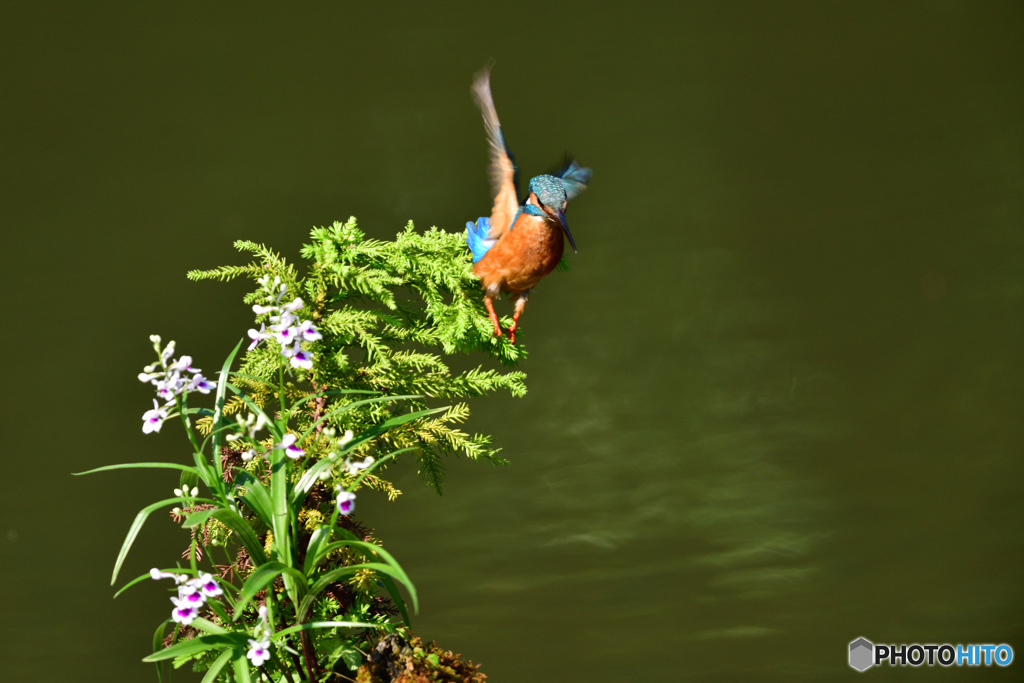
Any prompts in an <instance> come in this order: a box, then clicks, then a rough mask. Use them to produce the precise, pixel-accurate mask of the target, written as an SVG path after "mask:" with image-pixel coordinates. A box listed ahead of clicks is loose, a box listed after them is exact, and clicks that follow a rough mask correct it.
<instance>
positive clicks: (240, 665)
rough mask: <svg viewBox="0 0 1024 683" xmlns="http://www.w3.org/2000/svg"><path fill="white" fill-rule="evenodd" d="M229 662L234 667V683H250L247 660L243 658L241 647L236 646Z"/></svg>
mask: <svg viewBox="0 0 1024 683" xmlns="http://www.w3.org/2000/svg"><path fill="white" fill-rule="evenodd" d="M231 664H232V666H233V667H234V669H235V683H252V678H250V676H249V662H248V660H246V658H245V653H244V651H243V650H242V648H237V649H236V650H235V653H234V654H233V655H232V657H231Z"/></svg>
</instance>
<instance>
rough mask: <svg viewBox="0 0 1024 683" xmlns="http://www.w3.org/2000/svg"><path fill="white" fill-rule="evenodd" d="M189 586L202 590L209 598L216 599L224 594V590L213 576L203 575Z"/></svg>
mask: <svg viewBox="0 0 1024 683" xmlns="http://www.w3.org/2000/svg"><path fill="white" fill-rule="evenodd" d="M189 584H190V585H192V586H195V587H196V588H197V589H199V590H201V591H202V592H203V595H205V596H206V597H208V598H215V597H217V596H218V595H222V594H223V593H224V589H223V588H221V587H220V585H219V584H218V583H217V579H215V578H213V574H206V573H201V574H199V578H198V579H192V580H191V581H189Z"/></svg>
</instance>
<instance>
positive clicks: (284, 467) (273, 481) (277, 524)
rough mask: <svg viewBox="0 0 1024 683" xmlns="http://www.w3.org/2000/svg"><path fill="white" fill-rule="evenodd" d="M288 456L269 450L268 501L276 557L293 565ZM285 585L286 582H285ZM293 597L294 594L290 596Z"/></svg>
mask: <svg viewBox="0 0 1024 683" xmlns="http://www.w3.org/2000/svg"><path fill="white" fill-rule="evenodd" d="M288 464H289V460H288V457H287V456H286V455H285V453H284V451H283V450H273V451H270V503H271V506H272V507H271V509H272V510H273V517H272V520H271V521H273V524H272V525H271V528H272V529H273V530H274V545H275V546H277V552H278V559H279V560H281V562H284V563H285V564H286V565H288V566H289V567H292V566H294V565H295V558H294V557H293V553H292V547H291V540H292V535H291V533H290V531H291V510H290V508H289V506H288V502H289V501H288ZM286 585H287V582H286ZM292 597H293V598H295V597H296V596H292Z"/></svg>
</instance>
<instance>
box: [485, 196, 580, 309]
mask: <svg viewBox="0 0 1024 683" xmlns="http://www.w3.org/2000/svg"><path fill="white" fill-rule="evenodd" d="M564 249H565V241H564V238H563V237H562V229H561V226H559V225H558V223H556V222H555V221H553V220H550V219H548V218H546V217H544V216H532V215H530V214H526V213H523V214H520V215H519V219H518V220H517V221H516V222H515V225H513V226H512V229H511V230H509V231H508V232H506V233H505V234H504V235H502V236H501V239H500V240H498V243H497V244H495V245H494V246H493V247H491V248H490V249H489V250H488V252H487V253H486V254H485V255H484V257H483V258H482V259H480V260H479V261H477V263H476V265H474V266H473V274H474V275H476V276H477V277H478V278H480V280H481V282H482V283H483V285H484V287H485V288H487V287H490V286H491V285H495V284H496V285H497V286H498V287H499V288H500V289H501V291H503V292H511V293H513V294H518V293H520V292H525V291H526V290H528V289H530V288H531V287H533V286H534V285H536V284H537V283H538V282H540V281H541V279H542V278H543V277H544V276H546V275H547V274H548V273H550V272H551V271H553V270H554V269H555V267H556V266H557V265H558V262H559V261H561V260H562V251H563V250H564Z"/></svg>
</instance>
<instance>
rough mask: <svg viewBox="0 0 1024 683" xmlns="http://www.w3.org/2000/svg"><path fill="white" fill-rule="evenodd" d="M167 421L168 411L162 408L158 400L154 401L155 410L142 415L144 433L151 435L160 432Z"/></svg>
mask: <svg viewBox="0 0 1024 683" xmlns="http://www.w3.org/2000/svg"><path fill="white" fill-rule="evenodd" d="M166 419H167V411H166V410H164V409H163V408H161V407H160V406H159V405H158V404H157V402H156V399H155V398H154V399H153V410H147V411H146V412H144V413H143V414H142V433H143V434H151V433H153V432H159V431H160V428H161V427H163V426H164V420H166Z"/></svg>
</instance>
